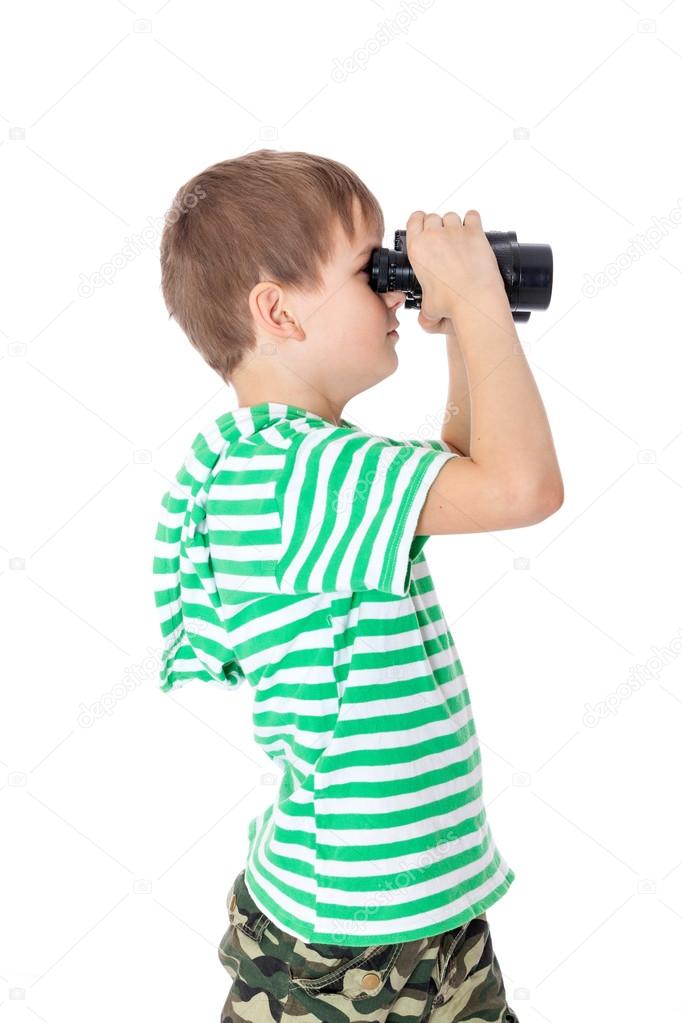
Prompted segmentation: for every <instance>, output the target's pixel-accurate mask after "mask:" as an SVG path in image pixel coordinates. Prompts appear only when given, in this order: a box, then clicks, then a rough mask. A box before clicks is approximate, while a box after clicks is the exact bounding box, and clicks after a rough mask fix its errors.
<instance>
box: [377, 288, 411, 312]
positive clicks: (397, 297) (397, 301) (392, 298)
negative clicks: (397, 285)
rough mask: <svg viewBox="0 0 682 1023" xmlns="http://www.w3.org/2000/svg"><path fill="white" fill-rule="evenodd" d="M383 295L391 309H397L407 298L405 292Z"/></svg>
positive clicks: (383, 293)
mask: <svg viewBox="0 0 682 1023" xmlns="http://www.w3.org/2000/svg"><path fill="white" fill-rule="evenodd" d="M381 294H382V296H383V299H384V301H385V302H386V305H387V306H388V308H389V309H397V308H398V307H399V306H401V305H402V304H403V302H404V301H405V298H406V297H407V296H406V295H405V292H404V291H383V292H382V293H381Z"/></svg>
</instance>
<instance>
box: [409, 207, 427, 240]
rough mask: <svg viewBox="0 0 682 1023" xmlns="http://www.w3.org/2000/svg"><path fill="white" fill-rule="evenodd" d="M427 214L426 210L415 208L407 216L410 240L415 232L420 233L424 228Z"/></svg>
mask: <svg viewBox="0 0 682 1023" xmlns="http://www.w3.org/2000/svg"><path fill="white" fill-rule="evenodd" d="M425 216H426V214H425V213H424V210H415V211H414V213H411V214H410V215H409V217H408V218H407V238H408V240H409V239H410V238H411V237H412V236H413V235H415V234H420V233H421V232H422V231H423V230H424V217H425Z"/></svg>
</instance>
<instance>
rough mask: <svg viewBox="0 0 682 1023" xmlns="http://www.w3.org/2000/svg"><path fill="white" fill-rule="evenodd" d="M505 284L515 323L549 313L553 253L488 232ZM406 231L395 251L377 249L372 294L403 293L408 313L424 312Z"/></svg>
mask: <svg viewBox="0 0 682 1023" xmlns="http://www.w3.org/2000/svg"><path fill="white" fill-rule="evenodd" d="M485 236H486V238H487V239H488V241H489V243H490V246H491V248H492V250H493V252H494V253H495V258H496V260H497V265H498V267H499V270H500V273H501V275H502V279H503V281H504V290H505V291H506V293H507V298H508V299H509V305H510V306H511V311H512V316H513V318H514V320H517V321H521V322H524V323H525V322H526V321H527V320H528V319H529V318H530V314H531V311H532V310H534V309H547V307H548V306H549V302H550V299H551V297H552V273H553V260H552V250H551V248H550V247H549V245H544V244H519V242H518V241H517V240H516V233H515V232H514V231H486V232H485ZM406 238H407V231H396V233H395V241H394V248H392V249H374V251H373V252H372V255H371V257H370V260H369V263H368V264H367V267H366V269H367V272H368V274H369V285H370V287H371V288H372V290H373V291H379V292H381V291H403V292H405V294H406V295H407V298H406V299H405V308H406V309H421V304H422V289H421V284H420V283H419V281H418V280H417V278H416V276H415V273H414V270H413V269H412V267H411V265H410V261H409V259H408V258H407V244H406Z"/></svg>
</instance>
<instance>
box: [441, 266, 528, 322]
mask: <svg viewBox="0 0 682 1023" xmlns="http://www.w3.org/2000/svg"><path fill="white" fill-rule="evenodd" d="M447 315H448V316H449V318H450V320H451V321H452V324H453V326H454V327H455V329H457V328H458V327H460V328H465V327H466V325H467V324H469V323H471V322H480V321H481V320H483V321H485V320H486V319H488V320H491V321H493V322H494V323H496V324H498V326H502V325H504V324H506V322H507V321H508V320H510V319H511V321H512V323H513V322H514V320H513V317H512V315H511V307H510V305H509V299H508V298H507V293H506V291H505V289H504V285H503V284H502V278H501V277H500V285H499V287H498V286H497V285H491V286H489V287H486V288H482V289H480V290H478V291H474V292H469V293H467V294H466V295H461V296H457V298H456V299H454V300H453V301H452V302H451V303H450V308H449V310H448V314H447ZM458 334H459V331H458Z"/></svg>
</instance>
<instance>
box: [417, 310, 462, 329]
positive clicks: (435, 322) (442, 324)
mask: <svg viewBox="0 0 682 1023" xmlns="http://www.w3.org/2000/svg"><path fill="white" fill-rule="evenodd" d="M417 323H418V324H419V326H420V327H421V328H422V330H425V331H426V333H427V334H454V333H455V325H454V323H453V322H452V320H451V319H450V317H449V316H441V317H440V319H439V318H438V317H436V318H435V319H432V318H431V317H430V316H427V315H426V314H425V313H424V310H423V309H420V310H419V316H418V317H417Z"/></svg>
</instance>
